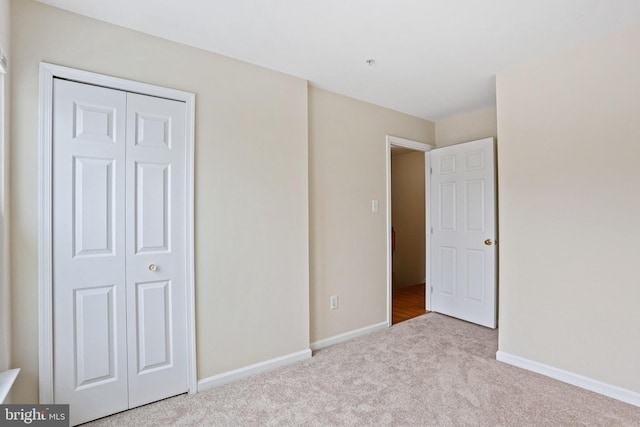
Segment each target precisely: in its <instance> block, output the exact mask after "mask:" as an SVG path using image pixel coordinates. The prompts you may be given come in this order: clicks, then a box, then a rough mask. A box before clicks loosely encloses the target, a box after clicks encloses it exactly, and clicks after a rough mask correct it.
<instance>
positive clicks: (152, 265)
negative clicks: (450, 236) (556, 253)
mask: <svg viewBox="0 0 640 427" xmlns="http://www.w3.org/2000/svg"><path fill="white" fill-rule="evenodd" d="M485 243H486V242H485ZM157 269H158V267H157V266H156V265H155V264H149V271H156V270H157Z"/></svg>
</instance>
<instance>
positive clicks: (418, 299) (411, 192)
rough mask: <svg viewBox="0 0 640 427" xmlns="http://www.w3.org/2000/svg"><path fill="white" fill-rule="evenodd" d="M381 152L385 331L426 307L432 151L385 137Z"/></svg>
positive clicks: (419, 145)
mask: <svg viewBox="0 0 640 427" xmlns="http://www.w3.org/2000/svg"><path fill="white" fill-rule="evenodd" d="M386 146H387V230H388V236H387V272H388V274H387V291H388V308H387V322H388V325H389V326H391V325H392V324H395V323H398V322H400V321H404V320H407V319H409V318H412V317H416V316H418V315H421V314H424V313H426V312H427V310H428V306H429V299H428V298H427V295H428V289H430V287H429V286H428V280H429V271H430V270H429V254H428V248H429V232H428V231H429V224H430V218H429V209H428V205H429V203H428V201H429V174H428V171H429V169H430V159H429V154H428V152H429V151H430V150H431V149H433V148H435V147H434V146H432V145H429V144H424V143H421V142H417V141H411V140H408V139H404V138H398V137H394V136H387V144H386ZM394 167H395V172H392V171H393V170H394ZM393 176H395V180H394V179H392V177H393ZM417 193H418V194H417ZM420 193H421V194H420Z"/></svg>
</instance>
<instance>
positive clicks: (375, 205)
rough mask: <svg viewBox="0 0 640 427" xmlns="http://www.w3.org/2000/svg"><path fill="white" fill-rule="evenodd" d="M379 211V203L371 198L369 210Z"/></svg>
mask: <svg viewBox="0 0 640 427" xmlns="http://www.w3.org/2000/svg"><path fill="white" fill-rule="evenodd" d="M378 211H380V203H379V202H378V201H377V200H375V199H374V200H371V212H373V213H378Z"/></svg>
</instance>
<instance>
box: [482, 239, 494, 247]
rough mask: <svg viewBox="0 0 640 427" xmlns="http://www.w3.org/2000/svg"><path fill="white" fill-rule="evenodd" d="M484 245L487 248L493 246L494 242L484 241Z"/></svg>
mask: <svg viewBox="0 0 640 427" xmlns="http://www.w3.org/2000/svg"><path fill="white" fill-rule="evenodd" d="M484 244H485V245H487V246H491V245H493V240H491V239H487V240H485V241H484Z"/></svg>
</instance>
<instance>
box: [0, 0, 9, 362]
mask: <svg viewBox="0 0 640 427" xmlns="http://www.w3.org/2000/svg"><path fill="white" fill-rule="evenodd" d="M10 6H11V2H10V1H9V0H0V45H2V47H3V48H4V50H5V53H6V55H7V57H9V56H10V55H9V54H10V52H9V48H10V40H9V37H10V29H11V19H10V17H11V11H10ZM0 79H2V80H4V82H3V83H2V82H1V80H0V84H3V87H4V97H3V98H2V99H0V115H2V117H0V121H2V126H0V129H2V131H3V134H2V135H0V174H1V175H0V372H1V371H4V370H5V369H8V368H9V367H10V365H11V362H10V359H11V294H10V289H9V269H8V265H9V263H8V259H7V256H8V253H9V251H8V244H9V236H8V233H9V227H8V223H7V220H8V215H7V211H6V206H7V200H8V197H9V192H8V181H9V180H8V177H9V176H8V172H9V161H8V155H9V144H8V141H9V86H10V81H9V79H10V73H7V74H5V75H4V76H2V75H1V74H0Z"/></svg>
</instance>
